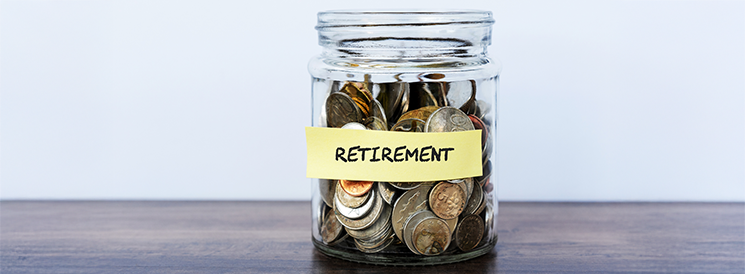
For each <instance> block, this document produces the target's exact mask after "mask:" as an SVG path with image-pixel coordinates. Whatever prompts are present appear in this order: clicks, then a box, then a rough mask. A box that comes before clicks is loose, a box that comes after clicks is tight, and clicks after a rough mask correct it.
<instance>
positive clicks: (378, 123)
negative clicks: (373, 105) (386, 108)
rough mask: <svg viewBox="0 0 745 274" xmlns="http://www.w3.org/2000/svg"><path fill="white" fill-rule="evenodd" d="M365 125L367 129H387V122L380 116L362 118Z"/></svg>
mask: <svg viewBox="0 0 745 274" xmlns="http://www.w3.org/2000/svg"><path fill="white" fill-rule="evenodd" d="M363 122H364V124H365V127H367V129H369V130H382V131H388V124H386V123H385V122H384V121H383V120H380V118H378V117H375V116H370V117H367V118H365V119H364V120H363Z"/></svg>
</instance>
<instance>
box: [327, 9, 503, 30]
mask: <svg viewBox="0 0 745 274" xmlns="http://www.w3.org/2000/svg"><path fill="white" fill-rule="evenodd" d="M450 24H475V25H492V24H494V19H492V13H491V12H490V11H482V10H331V11H323V12H319V13H318V25H317V26H316V29H318V30H322V29H325V28H339V27H384V26H433V25H450Z"/></svg>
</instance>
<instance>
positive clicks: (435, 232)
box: [411, 217, 450, 256]
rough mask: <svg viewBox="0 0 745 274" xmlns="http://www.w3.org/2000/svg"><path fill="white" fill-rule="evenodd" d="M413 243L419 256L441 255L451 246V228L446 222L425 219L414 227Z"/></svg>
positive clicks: (430, 218) (435, 218) (436, 219)
mask: <svg viewBox="0 0 745 274" xmlns="http://www.w3.org/2000/svg"><path fill="white" fill-rule="evenodd" d="M411 241H412V244H413V246H414V248H415V249H416V250H417V252H419V254H422V255H428V256H433V255H439V254H440V253H442V252H444V251H445V249H447V248H448V246H449V245H450V228H449V227H448V225H447V223H446V222H445V220H442V219H440V218H437V217H429V218H425V219H424V220H422V221H421V222H419V224H417V225H416V227H414V231H413V233H412V235H411Z"/></svg>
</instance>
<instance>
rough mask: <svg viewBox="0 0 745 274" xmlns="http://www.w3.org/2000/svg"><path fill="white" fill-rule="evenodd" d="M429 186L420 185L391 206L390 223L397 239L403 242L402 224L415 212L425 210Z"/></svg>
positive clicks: (405, 193)
mask: <svg viewBox="0 0 745 274" xmlns="http://www.w3.org/2000/svg"><path fill="white" fill-rule="evenodd" d="M430 189H432V187H431V185H427V184H422V185H419V186H418V187H416V188H414V189H412V190H408V191H406V192H404V194H402V195H401V197H400V198H398V200H396V202H395V203H394V204H393V213H392V216H391V221H392V223H393V232H394V233H396V236H398V238H399V239H401V240H403V239H404V238H403V229H404V222H405V221H406V219H408V218H409V217H410V216H411V215H412V214H414V213H415V212H416V211H419V210H423V209H427V198H428V197H429V196H428V193H429V190H430Z"/></svg>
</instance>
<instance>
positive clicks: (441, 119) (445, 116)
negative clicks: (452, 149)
mask: <svg viewBox="0 0 745 274" xmlns="http://www.w3.org/2000/svg"><path fill="white" fill-rule="evenodd" d="M466 130H474V127H473V123H471V119H469V118H468V116H467V115H466V114H465V113H463V112H462V111H460V110H459V109H457V108H454V107H441V108H439V109H437V110H435V111H434V112H433V113H432V115H430V116H429V119H428V120H427V123H426V124H425V125H424V131H425V132H452V131H466Z"/></svg>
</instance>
